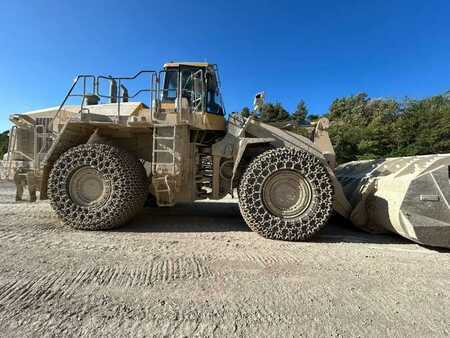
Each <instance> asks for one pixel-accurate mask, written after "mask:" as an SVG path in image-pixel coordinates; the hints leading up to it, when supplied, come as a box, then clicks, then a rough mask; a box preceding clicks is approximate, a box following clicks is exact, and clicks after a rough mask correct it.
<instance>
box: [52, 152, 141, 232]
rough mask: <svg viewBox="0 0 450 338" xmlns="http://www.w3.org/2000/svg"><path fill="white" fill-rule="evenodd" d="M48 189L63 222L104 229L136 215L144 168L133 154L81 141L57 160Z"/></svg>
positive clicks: (79, 227)
mask: <svg viewBox="0 0 450 338" xmlns="http://www.w3.org/2000/svg"><path fill="white" fill-rule="evenodd" d="M48 192H49V199H50V203H51V205H52V207H53V209H54V210H55V211H56V213H57V214H58V216H59V217H60V218H61V219H62V220H63V221H64V223H66V224H68V225H70V226H72V227H73V228H76V229H83V230H106V229H112V228H115V227H118V226H120V225H122V224H124V223H126V222H127V221H129V220H130V219H131V218H132V217H133V216H135V215H136V213H137V212H138V211H139V210H140V209H141V208H142V207H143V206H144V202H145V199H146V198H147V194H148V184H147V177H146V173H145V169H144V167H143V166H142V164H141V163H140V162H139V161H138V160H137V159H136V158H135V157H134V156H133V155H131V154H129V153H127V152H126V151H123V150H121V149H118V148H116V147H114V146H111V145H107V144H82V145H79V146H76V147H74V148H71V149H69V150H68V151H67V152H65V153H64V154H63V155H62V156H61V157H60V158H59V159H58V160H57V161H56V163H55V164H54V166H53V169H52V171H51V173H50V177H49V181H48Z"/></svg>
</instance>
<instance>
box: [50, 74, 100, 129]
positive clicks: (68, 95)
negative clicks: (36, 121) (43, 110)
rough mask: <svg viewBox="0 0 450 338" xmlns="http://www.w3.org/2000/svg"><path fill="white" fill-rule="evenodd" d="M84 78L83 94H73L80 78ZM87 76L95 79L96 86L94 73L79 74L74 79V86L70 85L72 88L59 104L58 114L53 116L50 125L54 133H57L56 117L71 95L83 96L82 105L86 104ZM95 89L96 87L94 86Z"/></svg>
mask: <svg viewBox="0 0 450 338" xmlns="http://www.w3.org/2000/svg"><path fill="white" fill-rule="evenodd" d="M82 78H83V79H84V83H83V94H82V95H81V94H72V91H73V90H74V89H75V87H76V85H77V84H78V81H79V80H80V79H82ZM87 78H92V79H93V85H94V87H95V76H94V75H78V76H77V77H76V78H75V79H74V80H73V84H72V86H71V87H70V89H69V91H68V92H67V94H66V96H65V97H64V100H63V101H62V103H61V104H60V105H59V108H58V110H57V111H56V114H55V116H54V117H53V119H52V122H51V123H50V125H51V131H52V133H53V134H56V133H55V132H54V127H55V126H54V123H55V120H56V118H57V117H58V115H59V114H60V112H61V110H62V108H63V107H64V105H65V104H66V102H67V100H68V99H69V97H83V101H82V103H81V107H82V106H83V104H84V99H85V97H86V79H87ZM94 89H95V88H94Z"/></svg>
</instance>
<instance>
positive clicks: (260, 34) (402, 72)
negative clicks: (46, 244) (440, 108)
mask: <svg viewBox="0 0 450 338" xmlns="http://www.w3.org/2000/svg"><path fill="white" fill-rule="evenodd" d="M449 13H450V1H448V0H447V1H423V0H408V1H395V0H394V1H393V0H391V1H384V0H383V1H375V0H373V1H345V0H342V1H336V0H334V1H330V0H322V1H321V0H316V1H284V0H278V1H265V0H259V1H244V0H242V1H213V0H210V1H188V0H184V1H175V0H173V1H134V0H127V1H123V0H121V1H113V0H108V1H84V0H79V1H62V0H58V1H57V0H45V1H39V0H34V1H24V0H15V1H2V2H1V3H0V41H1V45H2V47H1V53H0V74H1V78H0V97H1V102H2V103H1V105H0V129H1V130H3V129H6V128H7V126H8V122H7V118H8V115H9V114H10V113H11V112H21V111H28V110H32V109H38V108H45V107H48V106H53V105H57V104H59V103H60V102H61V100H62V99H63V97H64V95H65V93H66V91H67V89H68V88H69V87H70V85H71V81H72V79H73V78H74V77H75V76H76V74H78V73H96V74H113V75H114V74H115V75H130V74H134V73H135V72H137V71H138V70H140V69H159V68H160V67H161V65H162V64H163V63H164V62H167V61H169V60H199V61H204V60H206V61H208V62H212V63H217V64H219V66H220V70H221V77H222V85H223V86H222V87H223V88H222V89H223V94H224V100H225V104H226V107H227V111H228V112H230V111H237V110H240V108H241V107H243V106H245V105H247V106H250V105H251V102H252V97H253V95H254V93H255V92H257V91H260V90H264V91H266V93H267V99H268V100H270V101H279V102H281V103H282V104H283V105H284V106H285V107H286V108H287V109H288V110H289V111H292V110H293V109H294V107H295V105H296V103H297V102H298V100H299V99H301V98H302V99H304V100H305V101H306V103H307V105H308V106H309V107H310V111H311V113H324V112H326V110H327V108H328V107H329V104H330V103H331V101H332V100H333V99H335V98H337V97H341V96H345V95H350V94H354V93H358V92H361V91H365V92H368V93H369V95H370V96H371V97H394V98H401V97H404V96H410V97H417V98H420V97H424V96H429V95H433V94H438V93H441V92H444V91H446V90H449V89H450V82H449V79H450V76H449V75H450V20H449Z"/></svg>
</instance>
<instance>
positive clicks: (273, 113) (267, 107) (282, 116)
mask: <svg viewBox="0 0 450 338" xmlns="http://www.w3.org/2000/svg"><path fill="white" fill-rule="evenodd" d="M289 117H290V115H289V113H288V112H287V110H286V109H284V108H283V106H282V105H281V103H278V102H277V103H275V104H274V103H265V104H264V105H263V107H262V110H261V116H260V118H261V120H262V121H263V122H278V121H286V120H288V119H289Z"/></svg>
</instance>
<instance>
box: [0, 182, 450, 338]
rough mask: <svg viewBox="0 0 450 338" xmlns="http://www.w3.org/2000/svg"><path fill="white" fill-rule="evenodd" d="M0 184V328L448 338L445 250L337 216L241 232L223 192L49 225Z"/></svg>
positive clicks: (44, 213)
mask: <svg viewBox="0 0 450 338" xmlns="http://www.w3.org/2000/svg"><path fill="white" fill-rule="evenodd" d="M13 197H14V188H13V186H12V185H11V184H7V183H2V184H0V254H1V256H0V257H1V260H0V332H2V336H16V337H23V336H61V335H76V336H79V335H89V336H96V337H97V336H136V337H139V336H147V337H148V336H161V335H167V336H258V337H259V336H293V337H299V336H319V335H320V336H324V335H326V336H380V335H383V336H387V335H389V336H418V337H425V336H426V337H430V336H449V335H450V316H449V312H450V297H449V296H450V254H449V251H439V250H435V249H430V248H426V247H423V246H419V245H417V244H413V243H411V242H408V241H406V240H404V239H402V238H400V237H397V236H387V235H368V234H365V233H362V232H360V231H358V230H355V229H353V228H351V227H349V226H348V225H346V224H345V222H343V221H342V220H338V219H335V220H332V222H331V224H330V225H329V226H328V227H327V228H326V229H325V230H324V231H323V232H322V233H321V234H320V236H317V237H316V238H315V239H314V241H312V242H306V243H290V242H280V241H271V240H266V239H263V238H261V237H259V236H258V235H256V234H255V233H253V232H250V231H249V229H248V228H247V226H246V225H245V223H244V221H243V220H242V218H241V217H240V214H239V209H238V207H237V205H236V204H235V203H233V201H232V200H224V201H222V202H220V203H217V202H204V203H196V204H194V205H192V206H187V205H182V206H178V207H175V208H171V209H146V210H145V211H144V212H143V213H142V214H141V215H139V216H138V217H137V218H136V219H135V220H134V221H133V222H132V223H130V224H128V225H126V226H124V227H123V228H121V229H120V230H116V231H108V232H83V231H75V230H72V229H70V228H67V227H65V226H63V225H62V224H60V222H59V221H58V220H57V219H56V218H55V216H54V214H53V212H52V211H51V209H50V207H49V205H48V203H46V202H38V203H36V204H29V203H15V202H13Z"/></svg>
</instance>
